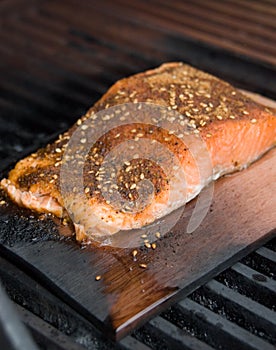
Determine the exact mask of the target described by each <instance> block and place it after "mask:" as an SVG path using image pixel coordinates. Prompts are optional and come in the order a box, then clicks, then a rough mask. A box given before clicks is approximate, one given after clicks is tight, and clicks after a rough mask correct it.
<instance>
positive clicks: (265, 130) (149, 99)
mask: <svg viewBox="0 0 276 350" xmlns="http://www.w3.org/2000/svg"><path fill="white" fill-rule="evenodd" d="M139 111H142V112H141V113H142V115H143V118H144V119H143V118H135V116H136V115H138V114H139ZM110 120H111V121H114V123H113V124H112V123H111V124H110V125H112V128H111V127H110V128H109V129H104V125H105V124H104V123H105V122H106V121H110ZM101 128H102V129H101ZM91 130H92V131H93V132H92V131H91ZM91 132H92V133H91ZM76 135H78V137H77V138H76V140H77V141H78V142H73V143H72V139H73V138H74V137H75V136H76ZM96 136H97V138H96V139H95V140H93V142H91V139H93V138H94V137H96ZM130 141H131V142H130ZM128 142H130V143H128ZM135 142H136V143H135ZM139 142H140V143H139ZM275 144H276V112H275V110H273V109H272V108H268V107H266V106H263V105H260V104H258V103H256V102H255V101H253V100H252V99H250V98H249V97H248V96H246V95H244V94H243V93H242V92H240V91H239V90H237V89H235V88H234V87H233V86H231V85H230V84H228V83H226V82H224V81H222V80H220V79H218V78H216V77H214V76H212V75H210V74H208V73H205V72H202V71H200V70H198V69H195V68H193V67H191V66H189V65H186V64H183V63H167V64H163V65H162V66H160V67H159V68H156V69H153V70H149V71H146V72H144V73H140V74H136V75H134V76H131V77H129V78H125V79H122V80H120V81H118V82H117V83H115V84H114V85H113V86H112V87H111V88H110V89H109V90H108V91H107V93H106V94H105V95H104V96H103V97H102V98H101V99H100V100H99V101H98V102H97V103H96V104H95V105H94V106H93V107H92V108H90V109H89V110H88V112H87V113H86V114H85V115H84V116H83V117H82V118H81V119H79V120H78V121H77V122H76V124H75V125H73V127H72V128H71V129H69V130H68V131H67V132H65V133H64V134H62V135H60V136H59V138H58V139H57V140H56V141H55V142H54V143H52V144H49V145H47V146H46V147H45V148H43V149H40V150H38V151H37V152H36V153H33V154H31V155H30V156H28V157H26V158H24V159H22V160H21V161H19V162H18V163H17V164H16V166H15V167H14V169H13V170H11V171H10V173H9V176H8V179H3V180H2V181H1V186H2V188H3V189H4V190H5V191H6V192H7V193H8V195H9V196H10V197H11V199H12V200H13V201H15V202H16V203H17V204H18V205H20V206H24V207H27V208H30V209H32V210H35V211H37V212H48V213H52V214H54V215H56V216H57V217H60V218H65V220H72V221H73V223H74V225H75V228H76V238H77V240H79V241H89V240H90V239H93V237H96V236H106V235H112V234H114V233H116V232H118V231H120V230H129V229H133V228H140V227H144V226H145V225H148V224H150V223H152V222H154V221H155V220H156V219H158V218H160V217H163V216H164V215H166V214H168V213H170V212H172V211H173V210H175V209H176V208H178V207H180V206H182V205H183V204H185V203H186V202H187V201H189V200H191V199H192V198H194V197H195V196H196V195H198V193H199V192H200V191H201V190H202V188H203V187H205V186H206V185H207V184H208V183H210V181H213V180H214V179H217V178H218V177H220V176H222V175H223V174H227V173H231V172H233V171H236V170H241V169H243V168H245V167H247V166H248V165H249V164H250V163H252V162H253V161H255V160H256V159H258V158H259V157H260V156H261V155H263V154H264V153H265V152H266V151H268V150H269V149H270V148H272V147H273V146H275ZM120 145H123V148H122V147H121V148H120ZM114 149H115V150H117V154H119V158H120V157H121V158H120V159H119V161H118V160H117V162H115V161H114V159H115V158H114V157H113V156H110V154H113V153H112V152H113V150H114ZM163 149H165V151H163ZM118 164H119V166H118ZM204 167H205V168H206V169H205V168H204ZM204 169H205V170H204ZM64 174H65V175H66V176H65V175H64ZM64 179H65V181H64ZM66 180H67V181H66Z"/></svg>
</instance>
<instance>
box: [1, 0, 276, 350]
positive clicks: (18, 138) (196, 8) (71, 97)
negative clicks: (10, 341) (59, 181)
mask: <svg viewBox="0 0 276 350" xmlns="http://www.w3.org/2000/svg"><path fill="white" fill-rule="evenodd" d="M76 12H77V14H76ZM275 13H276V7H275V4H274V3H273V2H272V1H269V0H266V1H257V0H253V1H246V0H244V1H242V2H241V1H237V0H228V1H224V2H219V1H215V0H211V1H208V2H206V1H203V0H196V1H193V2H186V1H180V0H179V1H174V2H173V3H170V2H168V1H165V0H158V1H157V0H147V1H133V2H130V3H129V2H127V1H126V0H116V1H111V0H106V1H102V2H85V3H84V2H83V3H81V2H79V1H76V0H66V1H65V0H64V1H63V0H61V1H58V2H56V1H39V0H33V1H26V0H25V1H24V0H13V1H5V0H2V1H1V2H0V26H1V30H0V53H1V62H0V72H1V80H0V108H1V109H0V111H1V112H0V157H1V170H2V171H3V170H5V169H6V167H9V166H11V164H12V163H13V162H15V161H16V160H17V159H19V158H21V157H22V156H23V155H25V154H28V153H30V152H31V151H33V150H34V149H36V148H37V147H39V146H42V145H44V144H45V143H47V142H48V141H50V140H51V139H53V138H54V137H55V136H56V135H57V134H58V133H59V132H61V131H62V130H64V129H66V128H67V127H68V126H69V125H71V124H72V123H73V122H74V121H75V120H76V118H77V117H78V116H79V115H81V114H82V113H84V112H85V111H86V110H87V108H88V107H89V106H91V105H92V104H93V102H95V101H96V100H97V99H98V98H99V97H100V96H101V94H102V93H103V92H105V90H106V89H107V87H108V86H110V85H111V84H112V83H113V82H114V81H116V80H117V79H119V78H121V77H124V76H127V75H130V74H133V73H135V72H138V71H142V70H144V69H147V68H149V67H154V66H157V65H159V64H160V63H162V62H164V61H172V60H183V61H186V62H188V63H191V64H193V65H195V66H198V67H200V68H202V69H206V70H208V71H210V72H213V73H215V74H216V75H219V76H221V77H222V78H224V79H226V80H228V81H231V82H233V83H235V85H236V86H239V87H242V88H246V89H249V90H252V91H256V92H259V93H261V94H264V95H266V96H268V97H272V98H274V99H275V98H276V95H275V91H276V81H275V80H273V79H271V76H273V74H275V70H276V65H275V63H276V61H275V57H276V55H275V54H276V45H275V27H276V26H275V20H274V18H275ZM1 256H2V257H0V277H1V279H2V281H3V284H4V285H5V287H6V289H7V291H8V293H9V295H10V297H11V298H12V300H13V301H14V302H15V303H16V305H17V309H18V313H19V315H20V317H21V318H22V320H23V321H24V323H25V324H26V325H27V326H28V328H29V329H30V330H31V332H32V334H33V336H34V338H35V340H36V341H37V343H38V344H39V345H40V347H41V348H51V349H76V350H77V349H81V348H86V349H112V348H114V349H134V350H135V349H137V350H138V349H139V350H140V349H141V350H143V349H158V350H159V349H172V348H173V349H196V350H198V349H211V348H214V349H233V348H237V349H260V350H266V349H272V348H273V344H274V345H275V344H276V339H275V331H274V330H275V326H276V324H275V323H276V322H275V319H276V317H275V311H276V310H275V309H276V305H275V300H276V295H275V294H276V285H275V283H276V282H275V275H276V263H275V262H276V239H274V240H272V241H270V242H269V243H267V244H266V245H265V246H264V247H262V248H260V249H258V250H257V251H256V252H254V253H252V254H250V255H248V256H247V257H246V258H244V259H242V261H241V262H239V263H238V264H236V265H234V266H233V267H232V268H231V269H228V270H226V271H224V272H223V273H222V274H220V275H219V276H217V277H216V278H215V279H213V280H211V281H210V282H209V283H207V284H206V285H204V286H203V287H201V288H199V289H198V290H196V291H195V292H194V293H192V294H191V295H190V296H189V297H188V298H186V299H184V300H183V301H181V302H180V303H178V304H176V305H174V306H173V307H171V308H170V309H168V310H167V311H166V312H164V313H163V314H162V315H160V316H158V317H156V318H154V319H153V320H152V321H150V322H148V323H147V324H146V325H144V326H143V327H141V328H140V329H138V330H137V331H135V332H133V333H132V334H131V335H130V336H128V337H126V338H125V339H123V340H122V341H120V342H119V343H117V344H113V343H112V342H111V341H109V340H107V339H106V338H105V337H104V336H103V335H101V334H99V333H98V331H97V330H96V329H95V328H94V327H93V326H92V325H91V324H90V323H88V321H86V320H85V319H84V318H82V317H81V316H80V315H78V314H77V313H76V312H75V311H74V310H72V309H71V308H70V307H68V306H67V305H66V304H64V303H63V302H62V301H61V300H59V299H57V298H56V297H55V296H54V295H51V294H50V293H49V292H48V291H47V290H45V289H44V287H43V286H41V285H39V284H38V283H37V282H36V281H34V280H32V278H31V277H30V276H28V275H27V274H26V273H25V272H23V271H21V270H20V267H18V266H15V265H14V264H13V263H11V262H9V261H8V259H7V258H6V257H5V254H4V253H3V254H1Z"/></svg>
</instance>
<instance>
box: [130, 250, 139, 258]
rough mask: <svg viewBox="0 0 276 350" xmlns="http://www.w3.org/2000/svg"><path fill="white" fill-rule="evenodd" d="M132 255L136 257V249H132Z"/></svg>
mask: <svg viewBox="0 0 276 350" xmlns="http://www.w3.org/2000/svg"><path fill="white" fill-rule="evenodd" d="M131 254H132V256H133V257H134V258H135V257H136V255H137V254H138V251H137V250H136V249H134V250H133V251H132V253H131Z"/></svg>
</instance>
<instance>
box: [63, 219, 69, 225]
mask: <svg viewBox="0 0 276 350" xmlns="http://www.w3.org/2000/svg"><path fill="white" fill-rule="evenodd" d="M62 224H63V225H64V226H67V225H68V220H67V219H66V218H64V219H63V220H62Z"/></svg>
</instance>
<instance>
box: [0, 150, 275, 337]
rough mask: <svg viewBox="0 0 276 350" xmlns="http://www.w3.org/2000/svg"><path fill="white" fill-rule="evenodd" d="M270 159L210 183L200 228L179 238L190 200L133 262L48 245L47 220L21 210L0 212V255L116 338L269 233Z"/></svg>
mask: <svg viewBox="0 0 276 350" xmlns="http://www.w3.org/2000/svg"><path fill="white" fill-rule="evenodd" d="M275 160H276V150H275V149H274V150H271V151H270V152H269V153H267V154H266V155H265V156H264V157H263V158H262V159H261V160H259V161H258V162H256V163H255V164H253V165H252V166H251V167H249V168H248V169H247V170H244V171H242V172H240V173H236V174H234V175H231V176H228V177H225V178H223V179H221V180H219V181H217V182H216V184H215V193H214V197H213V202H212V206H211V208H210V210H209V213H208V215H207V217H206V218H205V220H204V221H203V223H202V224H201V225H200V227H199V228H198V229H197V230H196V231H195V232H193V233H192V234H187V233H185V227H186V225H187V222H188V219H189V216H190V215H191V213H192V210H193V208H194V206H195V201H193V202H191V203H190V204H189V205H187V206H186V208H185V210H184V213H183V215H182V218H181V219H180V220H179V221H178V223H177V224H176V226H175V227H174V228H173V229H172V231H171V232H170V234H168V235H167V236H166V237H164V238H163V239H161V240H159V241H158V242H157V249H156V250H151V249H144V248H140V247H138V248H137V249H138V259H137V261H133V258H132V255H131V251H132V249H128V248H125V249H122V248H109V247H102V248H99V247H95V246H90V247H87V248H86V249H80V247H79V246H78V245H77V244H76V243H75V242H73V241H68V240H55V235H53V234H52V235H50V233H51V232H52V233H53V232H54V231H55V226H54V225H53V223H52V221H49V220H48V221H49V222H48V223H47V222H46V221H45V220H44V221H39V219H36V217H35V216H33V218H31V220H30V219H29V218H28V215H30V213H29V212H28V211H27V210H23V209H18V208H17V207H16V206H13V205H12V204H8V205H2V206H1V209H0V210H1V211H0V221H1V222H0V226H1V241H2V245H1V247H2V251H4V252H5V253H6V255H7V256H10V257H12V258H13V259H15V261H16V259H17V260H18V261H19V262H20V264H21V265H22V266H25V267H26V268H27V269H29V271H30V273H32V274H33V275H35V277H37V278H40V280H42V281H44V283H46V285H47V286H48V288H50V289H51V290H53V291H54V292H56V293H57V294H58V295H59V296H61V297H62V298H63V299H64V300H65V301H66V302H68V303H70V304H71V305H72V306H73V307H74V308H76V309H78V311H79V312H80V313H82V314H83V315H84V316H85V317H87V318H88V319H89V320H91V321H92V322H94V323H95V324H96V325H97V326H98V327H99V328H101V329H102V330H105V331H108V332H109V334H111V335H113V336H116V337H117V338H120V337H122V336H123V335H125V334H126V333H127V332H129V331H130V330H132V329H133V328H134V327H136V326H137V325H140V324H141V323H143V322H145V321H146V320H147V319H148V318H149V317H150V316H152V315H153V314H156V313H158V312H160V311H161V310H162V309H164V307H165V306H167V305H168V304H170V303H172V302H173V301H175V300H176V299H178V298H180V297H182V296H183V295H187V294H188V293H190V292H191V291H192V290H194V289H195V288H196V287H198V286H199V285H201V284H203V283H204V282H206V281H208V280H209V279H210V277H211V276H214V275H216V274H218V273H219V272H220V271H222V270H223V269H225V268H226V267H228V266H230V265H232V263H233V262H235V261H237V260H239V259H240V258H241V257H242V256H244V255H246V254H247V253H249V252H250V251H252V250H253V249H255V248H257V247H258V246H260V245H261V244H263V243H264V242H265V241H267V240H268V239H270V238H271V237H272V236H273V235H275V230H274V229H275V227H276V222H275V220H276V219H275V215H274V214H275V213H274V209H275V206H276V197H275V195H274V194H275V190H276V182H275V178H276V167H275ZM170 217H171V216H168V217H167V220H170V219H171V218H170ZM57 227H58V228H59V229H61V228H60V226H57ZM39 230H40V231H39ZM38 231H39V232H38ZM28 235H29V236H28ZM7 236H9V239H7ZM139 263H146V264H147V266H148V267H147V269H142V268H140V267H139ZM97 275H101V276H102V278H101V280H100V281H96V280H95V276H97Z"/></svg>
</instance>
